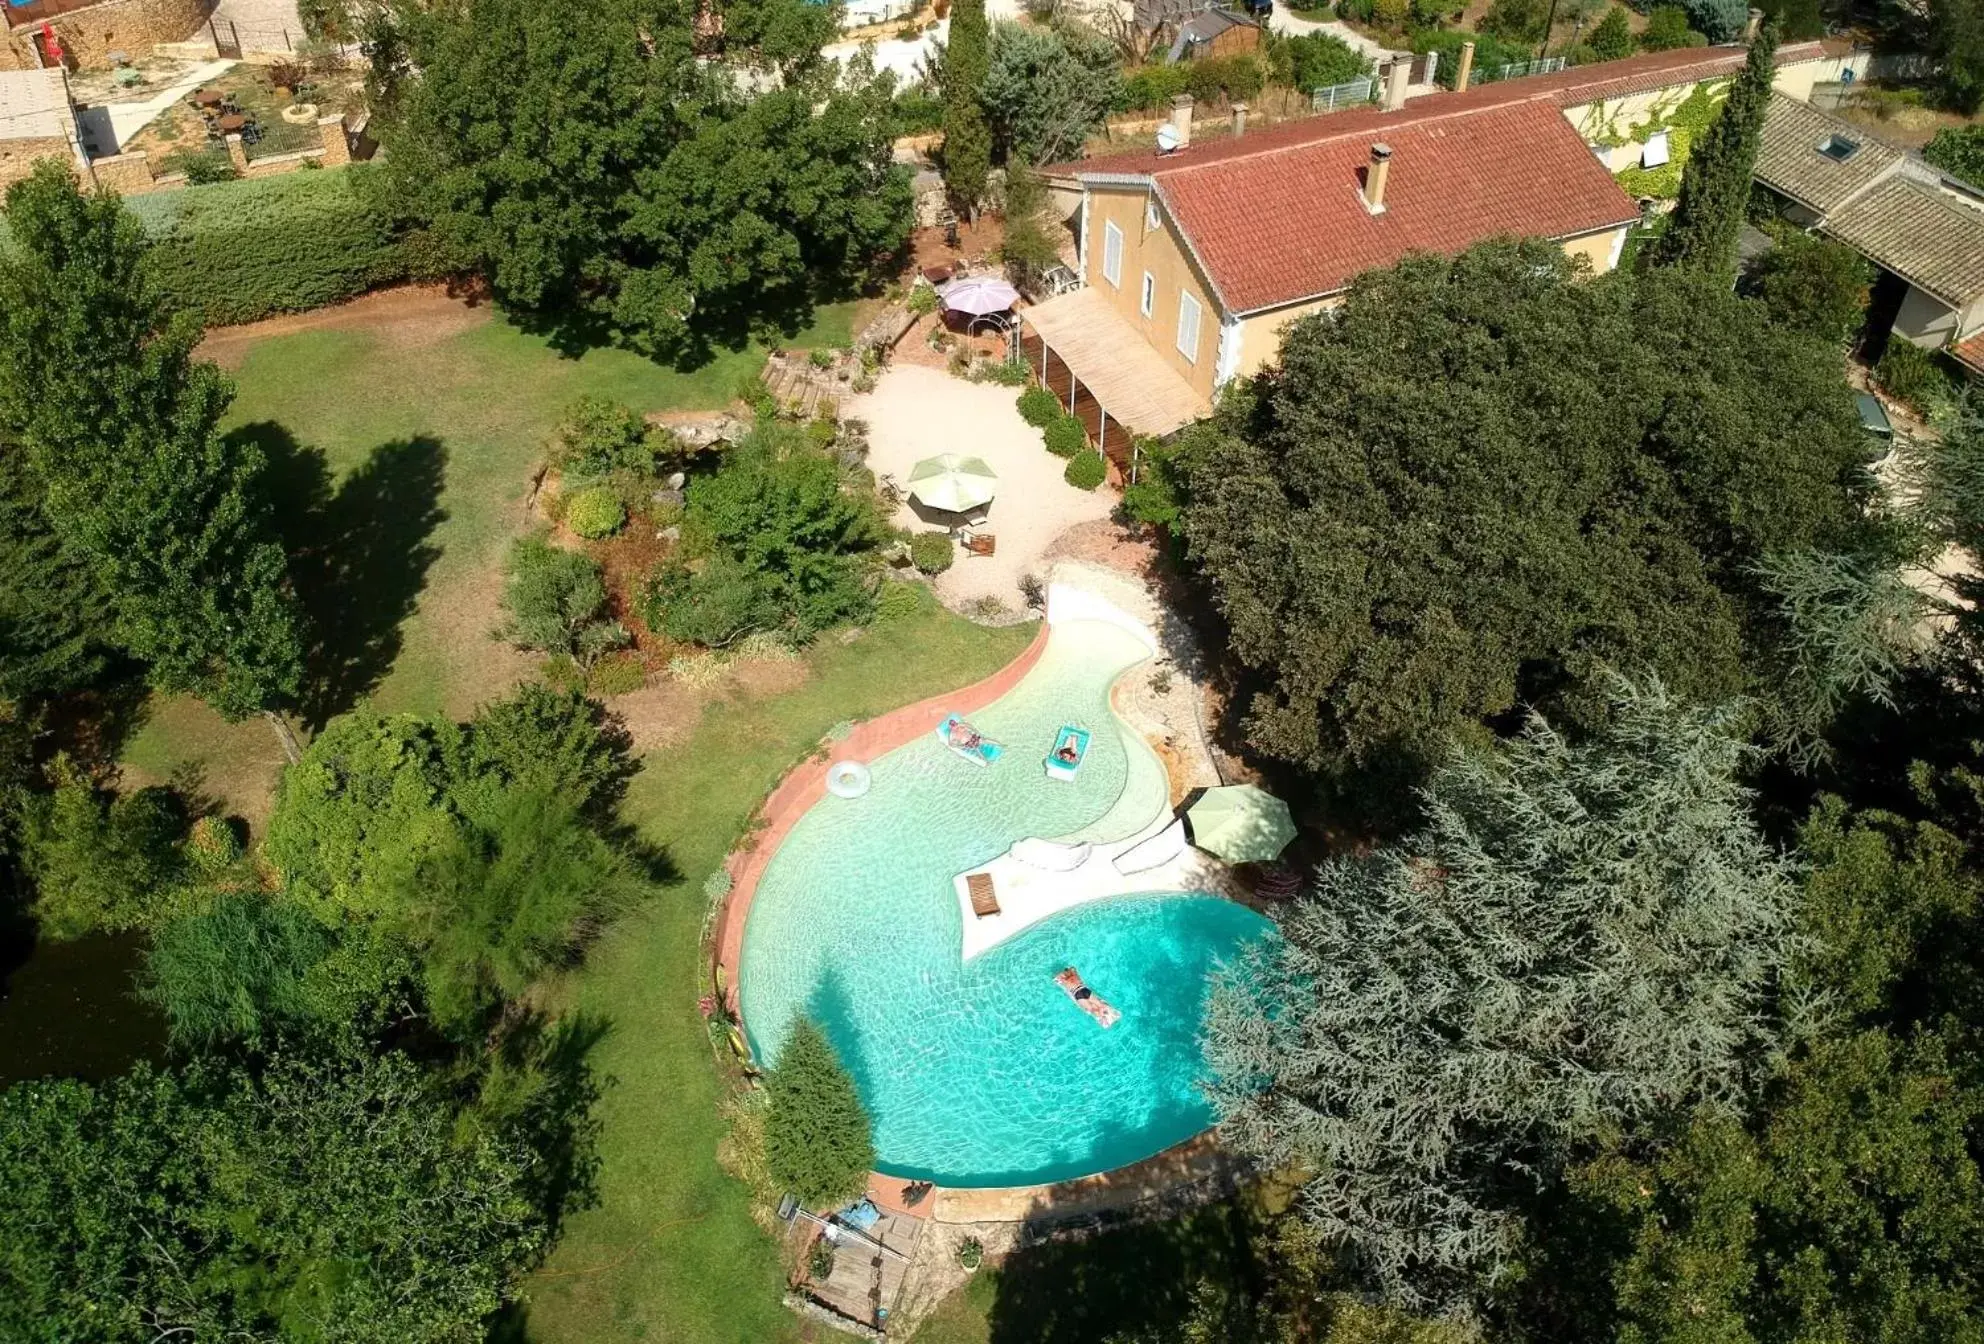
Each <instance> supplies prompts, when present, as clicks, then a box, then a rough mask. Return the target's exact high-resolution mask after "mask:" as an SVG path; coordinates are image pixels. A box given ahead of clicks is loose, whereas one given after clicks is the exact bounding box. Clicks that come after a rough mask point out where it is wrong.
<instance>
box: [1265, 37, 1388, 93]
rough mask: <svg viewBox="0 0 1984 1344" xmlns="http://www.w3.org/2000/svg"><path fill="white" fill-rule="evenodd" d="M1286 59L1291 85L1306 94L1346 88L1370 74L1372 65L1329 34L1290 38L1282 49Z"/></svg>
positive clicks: (1346, 44) (1347, 44) (1345, 43)
mask: <svg viewBox="0 0 1984 1344" xmlns="http://www.w3.org/2000/svg"><path fill="white" fill-rule="evenodd" d="M1282 51H1284V52H1286V54H1287V58H1288V73H1287V79H1288V82H1289V84H1290V85H1292V86H1293V87H1294V88H1297V89H1300V90H1302V91H1303V92H1305V93H1306V92H1308V91H1310V90H1312V89H1322V88H1328V87H1329V86H1330V85H1332V84H1347V83H1349V82H1350V81H1351V80H1353V79H1361V78H1362V77H1363V76H1365V75H1368V74H1370V73H1371V62H1370V61H1368V60H1366V59H1365V58H1364V57H1363V56H1360V55H1359V54H1358V53H1357V52H1355V51H1353V50H1351V48H1350V44H1349V43H1347V42H1345V41H1344V40H1343V39H1342V38H1340V37H1336V36H1333V35H1332V34H1329V33H1305V34H1303V35H1302V36H1300V37H1291V38H1289V39H1288V41H1287V42H1286V43H1285V44H1284V45H1283V46H1282Z"/></svg>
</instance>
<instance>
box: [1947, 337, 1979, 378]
mask: <svg viewBox="0 0 1984 1344" xmlns="http://www.w3.org/2000/svg"><path fill="white" fill-rule="evenodd" d="M1950 353H1951V354H1952V355H1955V356H1956V359H1957V363H1959V364H1961V365H1963V366H1964V367H1965V368H1967V369H1969V370H1970V371H1971V372H1972V373H1974V374H1976V375H1977V376H1978V377H1980V378H1984V331H1980V332H1978V333H1977V334H1976V335H1975V336H1972V337H1971V338H1970V339H1969V340H1967V341H1958V342H1957V343H1956V344H1955V345H1953V346H1951V347H1950Z"/></svg>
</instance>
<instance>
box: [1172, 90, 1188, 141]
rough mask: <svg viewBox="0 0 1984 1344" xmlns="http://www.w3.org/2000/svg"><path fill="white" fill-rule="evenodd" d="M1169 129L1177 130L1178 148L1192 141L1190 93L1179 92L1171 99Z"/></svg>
mask: <svg viewBox="0 0 1984 1344" xmlns="http://www.w3.org/2000/svg"><path fill="white" fill-rule="evenodd" d="M1171 129H1172V130H1174V131H1176V132H1178V148H1180V149H1184V148H1185V147H1186V146H1187V145H1190V144H1191V143H1192V95H1191V94H1189V93H1181V94H1179V95H1178V96H1177V97H1176V98H1173V99H1172V100H1171Z"/></svg>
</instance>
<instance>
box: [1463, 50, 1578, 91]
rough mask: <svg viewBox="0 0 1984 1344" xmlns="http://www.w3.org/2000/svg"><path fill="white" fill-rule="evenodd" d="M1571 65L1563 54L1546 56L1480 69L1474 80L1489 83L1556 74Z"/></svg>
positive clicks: (1474, 81) (1477, 82)
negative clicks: (1534, 59)
mask: <svg viewBox="0 0 1984 1344" xmlns="http://www.w3.org/2000/svg"><path fill="white" fill-rule="evenodd" d="M1569 65H1570V61H1569V60H1568V59H1567V58H1565V57H1563V56H1545V57H1544V58H1543V59H1542V60H1540V61H1515V62H1513V63H1511V64H1509V65H1503V66H1497V67H1495V68H1494V69H1482V70H1478V71H1476V72H1475V75H1474V79H1473V81H1472V82H1473V83H1476V84H1487V83H1491V82H1493V81H1496V80H1503V79H1523V78H1526V77H1528V76H1530V75H1554V74H1556V73H1557V72H1558V71H1559V70H1562V69H1564V68H1566V67H1567V66H1569Z"/></svg>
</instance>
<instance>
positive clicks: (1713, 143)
mask: <svg viewBox="0 0 1984 1344" xmlns="http://www.w3.org/2000/svg"><path fill="white" fill-rule="evenodd" d="M1776 54H1777V29H1776V28H1775V27H1774V26H1771V25H1766V26H1765V27H1764V29H1763V31H1762V32H1760V33H1758V34H1757V40H1756V41H1755V42H1753V43H1751V44H1750V58H1749V60H1748V61H1747V62H1746V63H1745V64H1744V66H1743V72H1742V73H1741V74H1739V75H1737V76H1736V81H1735V83H1734V84H1733V85H1732V86H1731V88H1730V90H1729V98H1728V100H1727V101H1726V102H1724V103H1723V105H1722V112H1721V114H1720V115H1719V116H1717V117H1716V119H1715V120H1714V121H1713V122H1711V123H1710V124H1709V127H1708V130H1707V131H1706V132H1705V133H1703V135H1702V138H1701V139H1700V140H1699V141H1697V142H1696V143H1695V145H1694V147H1693V148H1692V149H1691V150H1689V152H1688V163H1687V166H1686V167H1685V168H1683V169H1682V170H1681V198H1680V201H1679V202H1678V203H1677V204H1676V205H1675V207H1674V216H1673V218H1672V219H1671V220H1670V221H1669V222H1668V225H1667V231H1666V232H1665V233H1663V234H1661V236H1660V238H1659V240H1658V241H1657V242H1656V243H1655V244H1654V246H1653V247H1652V248H1651V249H1649V250H1648V253H1647V255H1648V258H1649V260H1650V262H1651V264H1653V265H1655V266H1695V267H1700V268H1702V269H1704V270H1708V271H1714V272H1719V273H1722V274H1726V275H1729V276H1731V277H1733V276H1734V275H1735V273H1736V236H1737V234H1738V233H1739V232H1740V231H1741V229H1742V227H1743V214H1744V211H1745V210H1746V209H1747V208H1748V206H1749V203H1750V174H1751V172H1752V171H1753V170H1754V169H1755V168H1756V165H1757V149H1758V146H1759V145H1760V144H1761V143H1762V141H1763V129H1764V116H1765V114H1766V113H1768V112H1769V111H1770V85H1771V77H1772V75H1773V74H1774V73H1775V71H1776V68H1777V67H1776V61H1775V57H1776Z"/></svg>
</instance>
